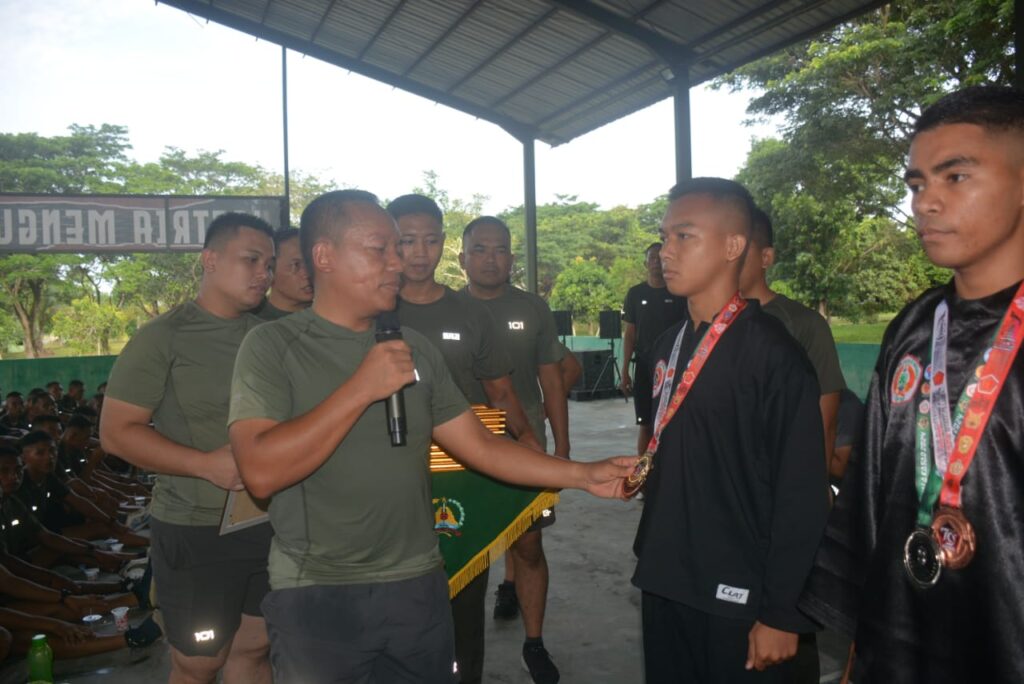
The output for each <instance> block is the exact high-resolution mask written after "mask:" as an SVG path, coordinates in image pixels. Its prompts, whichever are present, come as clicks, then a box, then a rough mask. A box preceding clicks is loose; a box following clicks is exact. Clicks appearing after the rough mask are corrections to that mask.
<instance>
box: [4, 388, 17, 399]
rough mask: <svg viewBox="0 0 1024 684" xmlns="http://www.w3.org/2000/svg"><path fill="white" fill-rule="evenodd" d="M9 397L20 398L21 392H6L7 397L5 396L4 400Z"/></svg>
mask: <svg viewBox="0 0 1024 684" xmlns="http://www.w3.org/2000/svg"><path fill="white" fill-rule="evenodd" d="M11 397H18V398H21V392H19V391H17V390H14V391H13V392H8V393H7V396H5V397H4V399H10V398H11Z"/></svg>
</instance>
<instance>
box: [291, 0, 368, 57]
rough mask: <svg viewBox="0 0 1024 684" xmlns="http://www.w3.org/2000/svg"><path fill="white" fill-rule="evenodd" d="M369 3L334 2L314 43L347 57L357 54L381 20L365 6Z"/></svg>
mask: <svg viewBox="0 0 1024 684" xmlns="http://www.w3.org/2000/svg"><path fill="white" fill-rule="evenodd" d="M275 1H276V0H275ZM370 4H372V3H365V2H360V3H355V4H352V5H350V4H347V3H340V2H339V3H335V5H334V7H333V8H331V11H330V12H329V13H328V14H327V16H326V18H325V19H324V21H323V24H322V25H321V26H320V28H319V30H318V31H317V32H316V39H315V40H314V44H316V45H318V46H320V47H325V48H328V49H331V50H336V51H338V52H339V53H340V54H342V55H345V56H347V57H355V56H357V55H358V54H359V53H360V52H361V51H362V50H363V49H364V48H365V47H366V43H367V41H368V40H369V39H370V36H372V35H373V33H374V32H375V31H376V30H377V28H378V27H379V25H380V22H381V19H380V18H379V17H378V16H376V10H375V9H374V8H373V7H367V5H370Z"/></svg>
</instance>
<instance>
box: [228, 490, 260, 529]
mask: <svg viewBox="0 0 1024 684" xmlns="http://www.w3.org/2000/svg"><path fill="white" fill-rule="evenodd" d="M269 506H270V499H255V498H253V497H252V496H251V495H250V494H249V492H248V491H246V490H244V489H243V490H241V491H237V492H228V498H227V500H226V501H225V502H224V515H223V516H222V517H221V520H220V533H221V535H225V534H231V533H232V532H238V531H239V530H245V529H248V528H250V527H255V526H256V525H262V524H263V523H267V522H270V512H269V510H268V508H269Z"/></svg>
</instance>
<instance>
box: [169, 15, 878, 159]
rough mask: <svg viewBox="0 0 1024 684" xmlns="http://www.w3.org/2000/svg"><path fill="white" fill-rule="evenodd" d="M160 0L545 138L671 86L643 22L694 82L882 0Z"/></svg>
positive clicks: (603, 119) (562, 136) (644, 101)
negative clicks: (689, 57) (570, 2)
mask: <svg viewBox="0 0 1024 684" xmlns="http://www.w3.org/2000/svg"><path fill="white" fill-rule="evenodd" d="M161 1H162V2H164V4H168V5H173V6H176V7H179V8H181V9H183V10H185V11H187V12H190V13H192V14H194V15H197V16H200V17H207V18H210V19H212V20H213V21H219V22H220V23H223V24H226V25H228V26H232V27H235V28H237V29H239V30H243V31H247V32H249V33H252V34H254V35H257V36H261V37H263V38H266V39H269V40H273V41H277V42H281V43H283V44H286V45H287V46H288V47H290V48H292V49H296V50H299V51H309V52H312V53H314V54H316V55H317V56H318V57H319V58H321V59H325V60H327V61H329V62H333V63H335V64H338V65H339V66H342V67H344V68H346V69H351V70H352V71H356V72H362V73H366V74H367V75H369V76H371V77H373V78H377V79H379V80H381V81H384V82H386V83H390V84H392V85H395V86H397V87H401V88H406V89H407V90H410V91H412V92H415V93H417V94H420V95H423V96H424V97H429V98H431V99H434V100H437V101H439V102H442V103H444V104H448V105H450V106H453V107H455V108H461V109H464V110H465V111H468V112H469V113H471V114H473V115H474V116H479V117H482V118H486V119H490V120H491V121H494V122H495V123H498V124H499V125H502V126H505V127H506V128H508V129H509V130H512V131H515V132H516V134H517V135H519V136H524V135H534V136H536V137H537V138H538V139H540V140H545V141H548V142H551V143H559V142H565V141H566V140H569V139H571V138H573V137H576V136H578V135H582V134H583V133H586V132H588V131H590V130H592V129H594V128H596V127H598V126H601V125H604V124H605V123H608V122H609V121H612V120H614V119H616V118H619V117H621V116H624V115H626V114H629V113H630V112H632V111H635V110H636V109H638V108H641V107H644V106H647V105H648V104H650V103H651V102H652V101H655V100H656V99H659V98H662V97H669V96H671V94H672V88H671V87H670V85H669V84H667V83H665V82H664V80H663V79H662V78H661V76H660V74H661V72H663V71H664V69H665V68H666V67H667V66H669V64H668V63H666V62H665V61H663V60H664V54H661V55H658V54H656V52H655V50H654V49H652V48H651V47H649V46H648V45H647V44H646V42H645V41H647V40H648V39H647V38H645V34H646V35H647V36H650V37H651V39H656V41H659V42H660V44H661V45H666V44H667V45H669V47H668V50H669V51H671V50H672V47H671V46H672V44H673V43H674V44H675V45H678V47H679V50H680V51H685V50H688V49H689V50H692V51H693V52H694V53H695V55H696V62H695V63H693V64H692V65H691V68H690V80H691V82H692V83H693V84H694V85H696V84H698V83H700V82H702V81H705V80H707V79H709V78H714V77H715V76H718V75H721V74H722V73H723V72H724V71H726V70H727V69H729V68H735V67H736V66H739V65H741V64H743V63H745V62H746V61H749V60H751V59H753V58H756V57H758V56H761V55H763V54H767V53H768V52H769V51H771V50H775V49H778V48H780V47H782V46H784V45H786V44H789V43H791V42H793V41H795V40H798V39H802V38H805V37H808V36H809V35H811V34H813V32H815V31H820V30H823V29H825V28H827V27H829V26H830V25H833V24H835V23H836V22H837V21H840V20H842V19H843V18H845V17H848V16H852V15H853V14H855V13H857V12H863V11H867V10H868V9H870V8H873V7H877V6H880V5H881V4H882V2H881V0H589V2H591V3H592V5H593V7H592V8H590V9H594V8H596V12H595V11H590V9H588V7H587V6H586V5H581V6H580V7H579V8H577V9H571V8H570V7H569V6H564V5H561V4H559V3H557V2H553V1H552V0H444V1H443V2H438V1H437V0H404V2H403V0H334V1H333V2H332V0H216V2H214V3H213V4H212V5H211V3H210V2H209V0H161ZM396 8H399V9H398V10H397V11H396ZM602 12H604V13H609V14H607V15H606V16H608V17H611V18H612V19H614V20H615V21H614V22H612V24H613V25H609V26H605V25H604V24H603V23H602V22H603V21H604V18H605V17H602V16H601V13H602ZM264 18H265V23H262V22H264ZM629 22H633V27H632V28H630V27H629ZM624 27H625V28H624ZM666 37H668V38H666ZM666 41H667V43H666ZM663 53H664V50H663Z"/></svg>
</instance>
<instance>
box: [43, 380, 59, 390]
mask: <svg viewBox="0 0 1024 684" xmlns="http://www.w3.org/2000/svg"><path fill="white" fill-rule="evenodd" d="M51 387H60V381H58V380H51V381H50V382H48V383H46V389H50V388H51Z"/></svg>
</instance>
